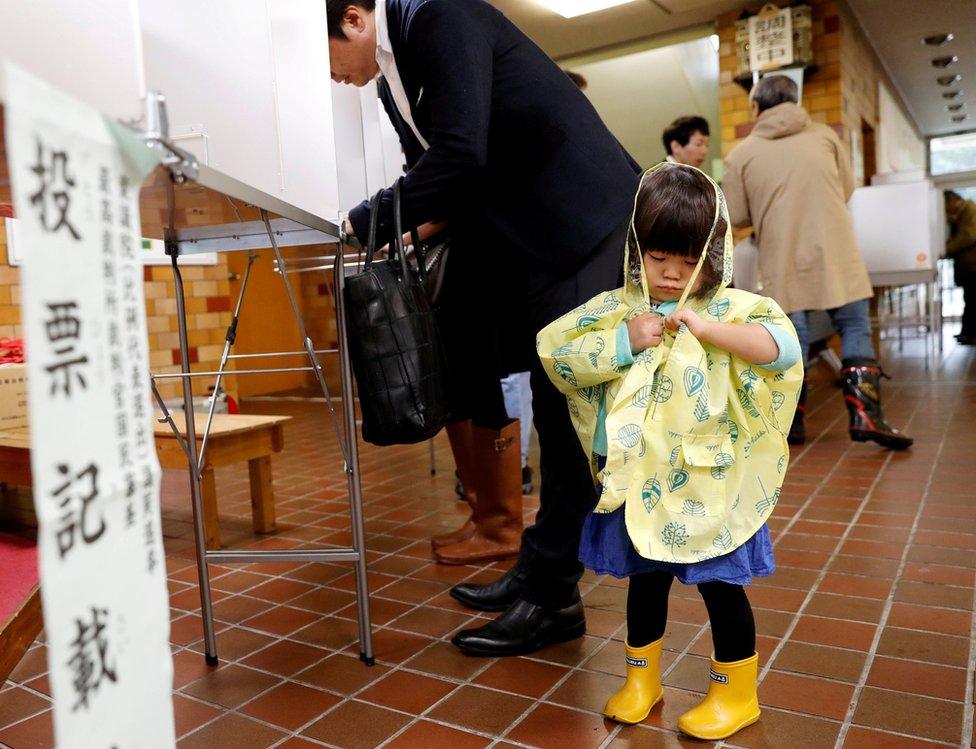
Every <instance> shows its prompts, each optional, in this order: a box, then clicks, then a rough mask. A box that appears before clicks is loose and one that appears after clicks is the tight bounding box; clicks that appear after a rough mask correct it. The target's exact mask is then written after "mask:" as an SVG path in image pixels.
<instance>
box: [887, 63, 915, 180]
mask: <svg viewBox="0 0 976 749" xmlns="http://www.w3.org/2000/svg"><path fill="white" fill-rule="evenodd" d="M877 135H878V141H877V162H878V164H877V166H878V172H879V173H880V174H886V173H889V172H903V171H906V170H911V169H925V142H924V141H923V140H922V139H921V138H919V137H918V135H917V134H916V133H915V129H914V128H913V127H912V125H911V123H909V121H908V119H907V118H906V117H905V115H904V114H902V111H901V108H900V107H899V106H898V104H897V103H896V102H895V99H894V98H893V97H892V95H891V93H890V92H889V91H888V87H887V86H885V84H884V83H883V82H879V83H878V133H877Z"/></svg>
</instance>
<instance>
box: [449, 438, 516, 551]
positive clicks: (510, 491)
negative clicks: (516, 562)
mask: <svg viewBox="0 0 976 749" xmlns="http://www.w3.org/2000/svg"><path fill="white" fill-rule="evenodd" d="M471 431H472V434H473V435H474V446H475V455H476V456H477V457H478V459H479V462H478V468H479V469H480V470H479V471H478V474H477V481H478V484H477V495H478V499H477V502H476V503H475V506H474V513H473V515H472V518H473V520H474V525H475V532H474V534H473V535H472V536H471V537H470V538H468V539H466V540H464V541H459V542H457V543H454V544H450V545H449V546H442V547H440V548H439V549H435V550H434V556H435V557H436V558H437V561H438V562H440V563H441V564H473V563H477V562H490V561H494V560H497V559H509V558H511V557H516V556H518V553H519V546H520V544H521V539H522V456H521V453H520V452H519V423H518V421H517V420H516V421H512V422H511V423H510V424H509V425H508V426H506V427H504V428H503V429H501V430H497V431H496V430H494V429H483V428H481V427H477V426H473V427H472V428H471Z"/></svg>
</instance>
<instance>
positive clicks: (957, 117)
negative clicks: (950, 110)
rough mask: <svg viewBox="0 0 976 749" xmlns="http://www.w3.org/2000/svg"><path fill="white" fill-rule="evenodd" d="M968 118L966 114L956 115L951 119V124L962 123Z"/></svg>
mask: <svg viewBox="0 0 976 749" xmlns="http://www.w3.org/2000/svg"><path fill="white" fill-rule="evenodd" d="M968 118H969V115H968V114H957V115H955V116H954V117H953V118H952V121H953V122H962V121H964V120H966V119H968Z"/></svg>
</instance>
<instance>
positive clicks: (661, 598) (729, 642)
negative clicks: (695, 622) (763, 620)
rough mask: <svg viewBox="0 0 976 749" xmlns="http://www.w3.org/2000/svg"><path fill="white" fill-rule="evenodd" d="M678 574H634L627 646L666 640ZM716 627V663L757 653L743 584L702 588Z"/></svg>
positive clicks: (628, 603) (754, 630)
mask: <svg viewBox="0 0 976 749" xmlns="http://www.w3.org/2000/svg"><path fill="white" fill-rule="evenodd" d="M672 582H674V575H672V574H671V573H669V572H644V573H641V574H638V575H631V577H630V587H629V588H628V589H627V644H628V645H630V647H632V648H641V647H644V646H645V645H648V644H650V643H652V642H654V641H655V640H660V639H661V638H662V637H664V631H665V629H666V628H667V624H668V594H669V593H670V591H671V583H672ZM698 592H699V593H701V597H702V599H703V600H704V601H705V608H706V609H708V621H709V623H710V624H711V625H712V644H713V645H714V648H715V660H717V661H718V662H719V663H733V662H735V661H741V660H743V659H745V658H751V657H752V655H753V653H755V652H756V621H755V619H753V616H752V607H751V606H750V605H749V599H748V598H747V597H746V592H745V590H744V589H743V587H742V586H741V585H732V584H730V583H722V582H709V583H702V584H700V585H699V586H698Z"/></svg>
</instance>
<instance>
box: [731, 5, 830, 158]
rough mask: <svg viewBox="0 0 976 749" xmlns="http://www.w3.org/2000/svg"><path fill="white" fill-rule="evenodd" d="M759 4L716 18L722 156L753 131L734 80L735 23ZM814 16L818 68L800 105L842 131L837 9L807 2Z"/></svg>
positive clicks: (745, 100) (746, 102)
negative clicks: (744, 13)
mask: <svg viewBox="0 0 976 749" xmlns="http://www.w3.org/2000/svg"><path fill="white" fill-rule="evenodd" d="M761 5H762V4H761V3H759V4H756V3H753V4H749V5H743V8H741V9H739V10H736V11H733V12H730V13H726V14H725V15H722V16H720V17H719V18H718V21H717V25H718V36H719V43H720V46H719V70H720V73H719V83H720V87H721V88H720V92H719V96H720V112H721V116H722V155H723V156H727V155H728V154H729V152H730V151H731V150H732V149H733V148H735V146H736V145H738V144H739V142H741V141H742V140H743V139H744V138H745V137H746V136H747V135H749V133H750V132H751V131H752V121H751V118H750V114H749V94H748V92H747V91H746V90H745V89H743V88H742V86H740V85H739V84H738V83H736V82H735V81H734V80H733V78H734V76H735V70H736V62H737V61H736V49H735V22H736V20H738V18H739V15H740V13H741V12H742V10H743V9H748V10H750V11H755V10H758V8H759V7H761ZM809 5H810V7H811V10H812V17H813V54H814V63H815V64H816V65H817V66H818V70H817V72H816V73H815V74H813V75H812V76H810V77H809V78H807V80H806V81H805V82H804V84H803V105H804V107H805V108H806V110H807V111H808V112H809V113H810V117H811V118H812V119H813V120H814V121H815V122H822V123H824V124H826V125H830V126H831V127H834V128H835V129H836V130H837V131H838V133H840V132H841V128H842V125H843V123H842V120H843V114H842V108H843V106H842V95H841V86H842V84H841V53H842V49H841V47H842V32H841V16H840V8H839V6H838V3H837V2H836V0H810V2H809Z"/></svg>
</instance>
